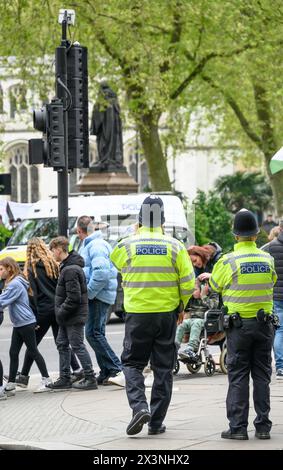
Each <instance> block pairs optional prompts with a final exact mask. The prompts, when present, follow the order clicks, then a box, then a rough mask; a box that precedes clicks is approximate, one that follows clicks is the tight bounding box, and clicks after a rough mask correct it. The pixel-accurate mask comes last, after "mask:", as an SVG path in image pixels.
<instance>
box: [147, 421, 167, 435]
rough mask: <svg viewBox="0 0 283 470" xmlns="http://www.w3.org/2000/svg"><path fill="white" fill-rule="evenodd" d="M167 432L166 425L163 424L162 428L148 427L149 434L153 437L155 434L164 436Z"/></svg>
mask: <svg viewBox="0 0 283 470" xmlns="http://www.w3.org/2000/svg"><path fill="white" fill-rule="evenodd" d="M165 431H166V426H165V424H161V426H157V427H156V426H150V425H148V434H149V435H150V436H153V435H154V434H163V433H164V432H165Z"/></svg>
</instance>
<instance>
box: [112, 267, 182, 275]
mask: <svg viewBox="0 0 283 470" xmlns="http://www.w3.org/2000/svg"><path fill="white" fill-rule="evenodd" d="M121 271H122V273H128V274H133V273H174V274H175V273H176V270H175V268H174V267H173V266H172V267H170V266H137V267H133V266H127V267H126V268H122V270H121Z"/></svg>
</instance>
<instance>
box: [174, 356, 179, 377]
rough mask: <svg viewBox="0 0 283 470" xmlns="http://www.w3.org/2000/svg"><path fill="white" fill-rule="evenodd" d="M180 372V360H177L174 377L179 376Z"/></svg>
mask: <svg viewBox="0 0 283 470" xmlns="http://www.w3.org/2000/svg"><path fill="white" fill-rule="evenodd" d="M179 370H180V362H179V361H178V359H177V360H176V363H175V367H174V369H173V374H174V375H177V374H178V372H179Z"/></svg>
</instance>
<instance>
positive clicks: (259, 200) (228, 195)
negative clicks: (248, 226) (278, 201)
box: [215, 171, 272, 214]
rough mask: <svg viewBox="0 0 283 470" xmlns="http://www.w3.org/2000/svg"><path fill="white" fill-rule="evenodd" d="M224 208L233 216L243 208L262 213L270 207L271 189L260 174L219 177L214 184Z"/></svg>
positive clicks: (240, 173) (237, 173) (236, 174)
mask: <svg viewBox="0 0 283 470" xmlns="http://www.w3.org/2000/svg"><path fill="white" fill-rule="evenodd" d="M215 193H216V194H218V195H219V196H220V198H221V200H222V202H223V204H224V206H225V207H226V208H227V209H228V210H229V211H230V212H232V213H233V214H235V213H236V212H238V211H239V210H240V209H243V207H245V208H246V209H249V210H251V211H253V212H255V213H258V214H259V213H262V212H263V211H264V210H265V209H267V208H268V206H269V205H270V199H271V196H272V191H271V187H270V185H269V184H267V182H266V177H265V176H264V175H262V174H261V173H250V172H246V173H242V172H241V171H238V172H236V173H234V174H233V175H226V176H221V177H220V178H218V179H217V181H216V183H215Z"/></svg>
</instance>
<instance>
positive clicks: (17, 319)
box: [0, 257, 51, 393]
mask: <svg viewBox="0 0 283 470" xmlns="http://www.w3.org/2000/svg"><path fill="white" fill-rule="evenodd" d="M0 278H1V279H4V280H5V284H4V289H3V292H2V294H1V295H0V308H2V309H3V308H5V307H8V308H9V314H10V319H11V322H12V324H13V332H12V339H11V346H10V351H9V353H10V370H9V378H8V383H7V385H6V386H5V391H6V392H7V393H10V392H14V391H15V388H16V384H15V381H16V375H17V370H18V365H19V353H20V350H21V348H22V346H23V344H25V345H26V347H27V350H28V352H29V354H30V356H31V357H32V358H33V360H35V362H36V364H37V367H38V368H39V370H40V372H41V375H42V383H41V385H42V386H46V385H48V384H50V383H51V379H50V377H49V374H48V371H47V368H46V364H45V361H44V359H43V357H42V355H41V354H40V352H39V350H38V349H37V345H36V336H35V327H36V318H35V316H34V313H33V311H32V309H31V308H30V305H29V298H28V287H29V284H28V282H27V280H26V279H25V278H24V276H23V275H22V274H21V272H20V268H19V266H18V264H17V263H16V261H15V260H13V259H12V258H10V257H7V258H4V259H2V260H1V261H0Z"/></svg>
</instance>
